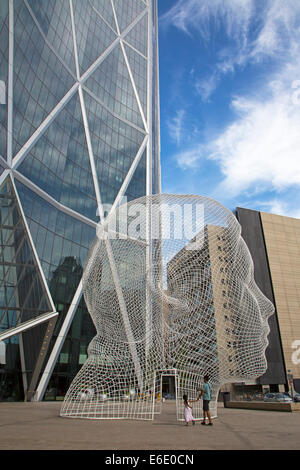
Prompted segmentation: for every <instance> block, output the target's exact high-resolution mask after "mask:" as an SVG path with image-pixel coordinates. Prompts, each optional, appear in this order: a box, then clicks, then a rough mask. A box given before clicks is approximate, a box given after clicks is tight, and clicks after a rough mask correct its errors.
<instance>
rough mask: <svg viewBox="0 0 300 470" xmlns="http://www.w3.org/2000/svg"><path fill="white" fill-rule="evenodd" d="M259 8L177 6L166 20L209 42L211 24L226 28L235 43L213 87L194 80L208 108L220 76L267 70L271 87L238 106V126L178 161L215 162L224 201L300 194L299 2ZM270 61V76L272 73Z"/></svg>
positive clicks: (189, 2) (254, 1)
mask: <svg viewBox="0 0 300 470" xmlns="http://www.w3.org/2000/svg"><path fill="white" fill-rule="evenodd" d="M261 5H262V4H261V2H259V1H258V0H249V1H248V0H247V1H246V2H240V0H237V1H236V2H235V1H231V0H228V1H226V2H223V1H221V0H220V1H219V0H212V1H208V0H207V1H205V0H203V1H202V2H201V3H200V2H199V1H198V0H179V1H178V2H177V3H176V4H175V5H174V6H173V8H171V9H170V10H169V12H168V13H167V14H166V15H165V17H164V21H166V22H169V24H173V25H175V26H177V27H178V28H180V29H182V30H183V31H185V32H188V33H190V32H191V31H192V30H193V29H197V30H198V31H199V32H200V34H201V35H202V37H203V38H204V39H206V40H209V38H210V33H211V32H210V31H208V30H207V25H208V24H210V23H209V20H211V19H213V20H214V21H215V24H216V25H219V26H220V24H221V22H223V25H225V30H226V32H227V34H228V35H229V36H231V37H232V38H235V39H236V45H237V46H238V47H237V48H236V49H235V50H229V49H228V50H227V51H225V49H224V50H220V54H219V59H218V62H217V63H216V64H215V65H216V71H215V72H214V74H213V75H212V76H211V77H210V79H208V80H207V81H204V80H203V79H201V80H198V81H197V80H196V78H195V86H196V88H197V90H198V93H199V94H200V95H201V98H202V100H207V99H208V98H209V97H210V95H211V93H212V92H213V91H214V89H215V88H216V86H217V85H218V84H219V83H220V81H221V75H222V74H225V73H228V72H229V71H230V72H233V71H234V70H235V67H236V65H245V64H246V63H249V62H255V63H259V64H261V65H262V69H261V70H262V71H263V73H264V77H265V84H261V83H260V85H259V87H257V89H252V90H250V91H249V93H248V94H247V95H244V96H235V97H234V98H232V101H231V105H232V109H233V111H234V112H235V115H236V119H235V121H234V122H232V123H231V124H229V125H227V127H225V128H224V130H223V131H222V132H220V133H219V135H216V136H213V138H211V140H210V142H208V143H207V142H206V143H203V142H201V144H197V145H194V146H193V147H192V148H190V149H188V150H186V149H185V150H184V152H180V153H178V155H176V159H177V163H178V165H179V166H180V167H182V168H184V169H188V168H191V169H194V168H197V167H199V166H201V165H202V164H203V161H204V160H205V159H207V160H214V161H215V162H216V163H218V165H219V169H220V172H221V174H222V175H223V181H222V183H221V185H220V186H219V187H218V188H217V189H218V193H219V194H226V195H228V196H229V195H231V196H232V197H234V196H237V195H239V194H242V193H245V192H248V193H251V194H259V193H263V192H265V191H268V190H272V191H275V192H277V193H278V194H280V192H282V191H283V190H285V189H286V188H289V187H294V186H296V187H297V186H298V187H299V186H300V2H295V1H294V0H285V1H282V0H267V1H266V2H265V3H264V5H263V7H262V6H261ZM233 7H235V8H233ZM230 15H231V16H230ZM254 15H256V16H255V17H254ZM251 21H252V23H251ZM254 26H255V27H254ZM268 58H271V59H272V64H273V68H272V72H270V70H271V69H268V67H267V65H266V64H267V63H268V62H266V59H268ZM194 76H195V77H196V71H194ZM273 202H274V205H273V206H270V207H271V209H272V210H275V211H277V212H278V211H281V213H282V212H283V211H284V212H285V213H287V212H288V205H286V203H284V202H283V200H282V199H281V198H280V197H278V199H274V201H273ZM293 213H294V214H296V213H297V210H294V212H293Z"/></svg>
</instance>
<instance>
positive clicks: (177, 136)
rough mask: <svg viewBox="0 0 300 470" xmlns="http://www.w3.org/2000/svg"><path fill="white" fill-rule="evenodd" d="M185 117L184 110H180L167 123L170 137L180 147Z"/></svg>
mask: <svg viewBox="0 0 300 470" xmlns="http://www.w3.org/2000/svg"><path fill="white" fill-rule="evenodd" d="M184 116H185V111H184V109H180V110H178V111H177V112H176V115H175V116H174V117H173V118H172V119H170V120H169V121H168V122H167V126H168V130H169V134H170V137H171V138H172V139H173V140H174V141H175V142H176V144H177V145H180V143H181V138H182V133H183V119H184Z"/></svg>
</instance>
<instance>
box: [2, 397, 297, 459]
mask: <svg viewBox="0 0 300 470" xmlns="http://www.w3.org/2000/svg"><path fill="white" fill-rule="evenodd" d="M60 406H61V403H59V402H40V403H0V449H2V450H37V449H40V450H50V449H51V450H107V449H109V450H114V449H118V450H161V449H165V450H168V449H171V450H190V449H192V450H201V449H205V450H227V449H231V450H237V449H239V450H274V449H278V450H283V449H284V450H299V449H300V439H299V429H300V413H285V412H276V411H258V410H240V409H228V408H224V407H223V404H220V405H219V409H218V418H216V419H215V420H214V425H213V426H205V427H204V426H201V425H200V423H199V422H197V423H196V425H195V426H194V427H193V426H188V427H186V426H184V423H183V422H178V421H176V415H175V402H174V401H172V400H170V401H166V402H165V403H164V404H163V410H162V413H161V415H157V417H156V418H155V420H154V421H133V420H88V419H70V418H61V417H60V416H59V410H60Z"/></svg>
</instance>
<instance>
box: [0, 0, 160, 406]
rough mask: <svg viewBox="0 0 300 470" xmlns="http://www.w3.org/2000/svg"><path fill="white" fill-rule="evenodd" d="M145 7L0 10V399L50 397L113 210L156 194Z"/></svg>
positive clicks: (83, 339)
mask: <svg viewBox="0 0 300 470" xmlns="http://www.w3.org/2000/svg"><path fill="white" fill-rule="evenodd" d="M156 9H157V6H156V0H47V1H41V0H1V2H0V237H1V251H0V352H1V354H0V401H3V400H24V399H25V400H32V399H34V400H41V399H59V398H60V397H62V396H63V395H64V394H65V392H66V390H67V389H68V387H69V385H70V383H71V380H72V379H73V377H74V376H75V375H76V373H77V372H78V370H79V369H80V367H81V366H82V364H83V363H84V361H85V359H86V353H87V345H88V344H89V342H90V341H91V339H92V337H93V336H94V335H95V328H94V325H93V323H92V321H91V319H90V316H89V314H88V312H87V309H86V306H85V302H84V299H83V296H82V284H81V277H82V272H83V267H84V263H85V259H86V257H87V253H88V250H89V248H90V247H91V244H92V242H93V240H94V238H95V235H96V226H97V223H98V222H99V221H100V222H101V220H102V219H103V218H104V217H105V215H106V213H107V212H108V211H109V208H110V206H111V205H112V204H113V205H114V206H115V205H117V204H118V203H119V202H120V201H122V199H123V198H124V197H126V198H127V200H132V199H135V198H137V197H140V196H144V195H150V194H153V193H158V192H160V161H159V98H158V49H157V47H158V45H157V11H156Z"/></svg>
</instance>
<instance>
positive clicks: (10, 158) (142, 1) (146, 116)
mask: <svg viewBox="0 0 300 470" xmlns="http://www.w3.org/2000/svg"><path fill="white" fill-rule="evenodd" d="M75 1H76V0H64V2H65V7H66V8H67V9H68V15H69V18H70V21H71V25H72V48H73V52H72V53H74V59H75V71H74V73H73V72H72V70H70V68H68V66H67V64H66V62H65V61H64V60H63V59H62V57H60V54H59V52H58V51H57V49H55V48H54V47H53V45H52V44H51V42H50V40H48V38H47V36H46V35H45V34H44V32H43V29H42V27H41V24H40V23H39V19H38V18H37V16H36V15H35V12H34V11H33V10H32V8H31V6H30V3H31V2H30V1H27V0H23V2H24V5H25V7H26V9H27V14H29V15H30V17H31V19H32V20H33V21H34V23H35V25H36V27H37V28H38V30H39V32H40V34H41V36H42V38H43V41H44V42H45V44H46V45H47V47H48V48H49V49H51V51H52V53H53V54H54V55H55V56H56V58H57V59H58V60H59V61H60V63H61V64H62V65H63V67H65V69H68V72H69V73H70V76H72V77H73V82H74V84H73V86H72V87H71V88H70V89H69V90H68V91H67V93H66V94H65V95H64V96H63V97H62V99H61V100H60V101H59V102H58V103H57V104H56V105H55V107H54V108H53V109H52V110H51V112H50V113H49V114H48V115H47V116H46V117H45V118H44V119H43V121H42V122H41V124H40V125H39V126H38V128H37V129H36V130H35V131H34V132H33V133H32V135H31V136H30V137H29V138H28V139H27V140H26V142H25V143H24V145H23V146H22V147H21V148H20V149H19V150H18V152H17V153H16V154H15V155H14V154H13V112H14V81H13V77H14V67H15V64H14V4H15V1H14V0H8V12H9V13H8V27H9V39H8V47H9V51H8V54H9V60H8V81H7V103H5V104H6V105H7V155H6V158H5V155H3V156H2V155H0V164H1V166H2V167H3V168H4V171H3V172H2V174H1V175H0V184H2V183H3V182H4V181H5V179H6V178H8V177H9V178H10V179H11V182H12V184H13V187H14V191H15V193H16V196H17V198H18V205H19V208H20V211H21V213H22V217H23V220H24V224H25V226H26V229H27V232H28V237H29V239H30V242H31V246H32V250H33V252H34V255H35V257H36V260H37V263H38V266H39V269H40V273H41V276H42V280H43V283H44V287H45V290H46V292H47V294H48V296H49V301H50V302H51V305H52V306H53V311H54V313H53V314H54V315H57V312H55V306H54V302H53V299H52V298H51V294H50V291H49V288H48V285H47V281H46V279H45V276H44V274H43V270H42V268H41V264H40V261H39V257H38V253H37V251H36V249H35V247H34V243H33V240H32V236H31V234H30V230H29V228H28V224H27V221H26V217H25V214H24V211H23V209H22V199H21V198H20V197H19V194H18V191H17V188H16V185H15V181H19V182H21V183H22V184H23V185H25V186H26V187H27V188H29V189H30V190H31V191H33V192H34V193H36V194H37V195H38V196H40V197H41V198H43V199H44V200H46V201H47V202H49V203H50V204H51V205H53V206H54V207H55V208H57V209H58V210H59V211H61V212H63V213H65V214H68V215H70V216H71V217H73V218H74V219H77V220H79V221H80V222H83V223H84V224H87V225H89V226H90V227H93V228H95V233H96V227H97V223H96V222H95V221H94V220H92V219H90V218H89V217H86V216H85V215H83V214H82V213H79V212H77V211H76V210H74V209H72V208H71V207H68V206H67V205H64V204H62V203H61V202H60V201H58V200H57V199H55V198H54V197H53V196H51V195H50V194H48V193H47V192H46V191H44V190H43V189H42V188H41V187H39V186H38V185H36V184H34V183H33V182H32V181H31V180H30V179H28V178H26V177H25V176H24V174H22V172H21V171H20V168H19V167H20V165H21V164H22V162H23V161H25V160H26V156H27V154H28V153H29V152H30V150H31V149H32V147H33V146H34V145H35V143H36V142H37V141H38V140H39V139H40V138H41V136H43V134H44V133H45V131H46V130H47V129H48V128H49V126H50V125H51V124H52V123H53V122H54V121H55V119H56V118H57V116H58V115H59V113H60V112H61V111H62V110H63V109H64V108H65V107H66V106H67V104H68V103H69V102H70V100H71V99H72V97H74V96H76V95H78V97H79V101H80V110H81V114H82V119H83V123H84V133H85V138H86V143H87V151H88V156H89V161H88V162H87V165H89V166H90V169H91V172H92V176H93V187H94V191H95V195H96V200H97V207H98V209H97V210H98V215H99V216H100V217H101V218H102V219H104V208H103V204H102V199H101V187H100V186H101V185H100V184H99V177H98V176H99V175H98V174H97V169H96V165H95V149H94V148H93V144H92V141H91V130H90V124H89V122H88V118H87V113H86V103H85V98H84V93H83V92H84V90H85V91H87V90H86V88H85V85H86V82H87V80H88V79H89V77H91V76H92V75H93V73H94V72H95V71H96V70H97V68H98V67H99V66H100V65H101V63H102V62H103V61H104V60H105V59H106V58H107V57H108V56H109V55H110V54H111V53H112V52H114V50H115V49H116V48H117V47H119V48H120V50H121V53H122V60H123V61H124V63H125V65H126V68H127V72H128V76H129V79H130V83H131V86H132V89H133V92H134V96H135V99H136V102H137V106H138V112H139V114H140V118H141V122H142V125H143V129H142V132H143V134H144V139H143V141H142V143H141V145H140V147H139V149H138V151H137V153H136V155H134V156H133V158H132V163H131V165H130V168H129V171H128V173H127V175H126V177H125V179H124V181H123V182H122V184H121V186H120V189H119V192H118V194H117V196H116V198H115V200H114V201H113V207H114V208H115V207H117V206H118V204H119V203H120V201H121V200H122V198H123V197H124V194H125V193H126V190H127V188H128V186H129V183H130V181H131V179H132V177H133V175H134V172H135V170H136V168H137V167H138V165H139V163H140V161H141V157H142V155H143V153H144V152H146V162H147V163H146V174H147V180H146V187H145V194H148V195H149V194H151V193H152V187H153V180H152V174H153V168H152V165H153V146H154V145H157V144H156V143H155V144H154V143H153V142H152V100H153V95H152V93H153V87H152V82H153V61H157V57H155V56H153V22H155V21H156V18H155V14H156V13H155V11H156V10H155V8H154V4H155V0H154V2H153V1H152V0H136V3H138V4H139V13H138V14H136V16H135V17H134V18H133V19H132V21H131V22H130V24H128V25H126V27H124V26H123V27H122V28H121V27H120V25H119V19H120V16H119V14H118V11H117V8H116V5H117V7H118V8H121V6H122V4H120V2H119V1H118V0H104V2H103V1H102V2H101V1H99V2H95V1H91V2H90V1H89V7H92V8H93V10H94V13H95V15H96V16H97V17H99V18H100V19H101V21H103V22H104V23H105V24H106V26H107V27H109V28H110V29H111V31H112V32H113V33H114V37H115V39H114V40H113V41H112V42H111V44H109V45H108V46H107V47H106V48H105V50H104V52H102V53H101V54H100V55H99V56H98V57H97V58H96V59H95V60H94V61H93V63H92V64H91V65H90V66H89V67H87V68H86V69H85V70H82V68H81V67H80V64H79V50H78V48H79V46H80V40H79V39H78V37H79V32H78V31H77V30H76V22H75V20H74V2H75ZM130 2H131V3H132V4H133V3H134V0H133V2H132V0H130ZM101 4H102V5H103V8H104V5H105V8H109V9H110V12H112V18H113V20H112V23H111V24H109V22H108V21H107V18H105V12H104V10H103V11H102V10H101V8H100V6H99V5H101ZM143 19H144V20H145V24H146V27H147V31H148V44H147V54H146V56H147V57H146V56H144V55H143V54H142V53H141V51H139V50H137V49H134V46H133V45H132V43H131V44H130V43H128V42H127V39H128V38H129V35H130V33H131V31H132V30H133V29H134V28H135V27H136V25H137V24H138V23H139V22H141V20H143ZM131 49H132V50H134V52H135V53H137V54H138V55H140V56H141V57H143V58H144V59H145V60H146V62H147V76H146V77H144V79H145V83H146V94H147V96H146V101H147V102H146V106H143V103H142V101H141V95H140V90H139V86H138V84H137V83H136V76H135V74H134V73H133V71H132V68H131V65H130V61H129V59H128V51H130V50H131ZM156 92H157V93H158V91H156ZM93 99H94V100H97V97H95V96H93ZM154 99H155V102H156V103H157V101H158V95H157V96H156V97H155V98H154ZM98 102H99V103H100V104H101V105H102V106H103V105H104V103H102V102H100V101H99V100H98ZM1 104H2V103H1ZM157 105H158V103H157ZM115 116H116V117H117V118H118V119H120V120H121V121H122V120H123V121H124V122H125V123H126V124H129V125H130V126H131V127H133V128H137V126H136V125H135V124H134V123H133V122H129V121H127V120H126V119H125V118H124V117H122V116H121V115H119V114H118V113H115ZM139 130H141V129H139ZM158 132H159V130H158V129H157V139H158V140H159V134H158ZM157 165H158V166H159V157H158V163H157ZM158 184H160V183H158ZM158 189H159V188H158ZM81 297H82V282H80V283H79V285H78V288H77V291H76V293H75V295H74V298H73V300H72V302H71V306H70V309H69V311H68V313H67V315H66V318H65V320H64V323H63V325H62V328H61V330H60V333H59V335H58V338H57V341H56V343H55V346H54V348H53V350H52V352H51V355H50V357H49V360H48V363H47V365H46V367H45V370H44V372H43V375H42V377H41V380H40V382H39V385H38V388H37V392H36V395H35V398H34V399H35V400H41V399H42V398H43V395H44V393H45V390H46V387H47V384H48V382H49V379H50V377H51V374H52V372H53V369H54V366H55V364H56V361H57V359H58V357H59V354H60V351H61V348H62V346H63V343H64V340H65V338H66V335H67V332H68V330H69V328H70V325H71V323H72V320H73V317H74V314H75V312H76V309H77V307H78V305H79V302H80V299H81ZM47 319H49V318H48V317H45V318H44V319H43V318H38V319H37V320H36V321H35V320H34V321H33V322H32V324H30V325H25V326H24V328H23V329H24V331H25V330H26V328H28V327H32V326H34V325H35V324H38V323H39V322H41V321H47ZM20 332H22V326H19V327H18V329H14V330H12V331H10V332H9V334H8V335H6V336H5V337H7V336H13V335H14V334H19V333H20Z"/></svg>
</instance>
